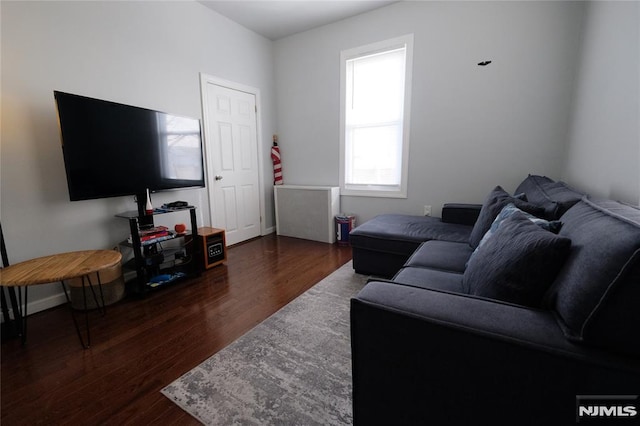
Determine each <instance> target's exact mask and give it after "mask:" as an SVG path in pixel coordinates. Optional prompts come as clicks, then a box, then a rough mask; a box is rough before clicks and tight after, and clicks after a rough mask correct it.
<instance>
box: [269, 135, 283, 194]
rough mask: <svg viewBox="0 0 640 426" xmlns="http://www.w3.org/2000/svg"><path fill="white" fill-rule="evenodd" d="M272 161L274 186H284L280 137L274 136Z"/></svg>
mask: <svg viewBox="0 0 640 426" xmlns="http://www.w3.org/2000/svg"><path fill="white" fill-rule="evenodd" d="M271 160H272V161H273V184H274V185H282V163H281V161H280V147H279V146H278V135H273V146H272V147H271Z"/></svg>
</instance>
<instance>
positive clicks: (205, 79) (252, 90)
mask: <svg viewBox="0 0 640 426" xmlns="http://www.w3.org/2000/svg"><path fill="white" fill-rule="evenodd" d="M207 84H214V85H216V86H221V87H225V88H227V89H231V90H236V91H239V92H245V93H249V94H251V95H254V96H255V98H256V110H257V111H256V144H257V146H256V149H257V150H258V152H257V154H258V157H257V158H258V189H259V196H258V202H259V205H260V235H261V236H263V235H266V234H267V230H266V224H265V221H264V218H265V215H266V211H265V195H264V193H265V189H266V188H265V186H264V170H263V162H264V149H263V148H264V146H263V139H262V115H261V111H262V99H261V97H260V89H258V88H256V87H252V86H247V85H246V84H242V83H237V82H235V81H230V80H225V79H222V78H219V77H215V76H212V75H209V74H205V73H203V72H201V73H200V100H201V103H202V126H203V133H204V141H205V143H204V144H203V145H204V151H205V159H206V164H205V170H206V173H207V197H208V198H209V223H211V225H213V223H214V216H213V209H215V208H216V206H215V199H214V197H213V194H212V191H213V189H214V188H213V187H211V185H209V174H210V173H212V170H211V164H212V162H211V161H212V158H211V155H212V153H211V150H210V149H209V148H208V146H207V145H208V144H207V139H208V138H207V135H209V134H210V133H211V131H213V129H209V128H208V127H209V126H208V125H207V120H206V119H205V117H208V114H209V112H210V111H209V108H208V107H207V105H208V103H207V100H208V97H207V94H206V91H205V90H204V88H205V86H206V85H207Z"/></svg>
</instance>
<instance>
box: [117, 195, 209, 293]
mask: <svg viewBox="0 0 640 426" xmlns="http://www.w3.org/2000/svg"><path fill="white" fill-rule="evenodd" d="M143 199H144V200H145V201H144V202H143V203H142V205H143V209H144V205H145V204H146V194H145V197H144V198H143ZM139 200H140V198H138V211H128V212H124V213H120V214H117V215H116V217H119V218H123V219H127V220H128V221H129V229H130V231H131V238H130V239H129V240H125V241H123V242H121V243H120V245H121V246H124V247H129V248H131V249H132V250H133V257H134V258H133V259H132V261H131V268H132V269H134V270H135V271H136V280H135V285H134V290H135V292H136V293H139V294H144V293H147V292H148V291H150V290H153V289H156V288H159V287H162V286H165V285H167V284H171V283H174V282H177V281H182V280H183V279H185V278H189V277H193V276H196V275H198V274H199V273H200V267H199V259H201V257H202V253H201V247H200V245H199V244H195V241H196V239H197V237H198V223H197V221H196V208H195V207H193V206H190V207H189V208H188V209H185V208H182V209H166V208H163V209H155V210H154V211H153V213H152V214H145V213H144V211H143V212H142V214H140V201H139ZM185 210H189V216H190V219H191V229H190V230H189V231H187V232H185V233H182V234H177V233H175V232H173V230H168V229H167V230H166V231H164V232H163V230H160V229H157V230H155V231H157V232H155V233H153V232H150V230H154V221H153V218H154V216H158V215H162V214H171V213H175V212H178V211H181V212H183V211H185ZM173 239H182V244H181V246H180V248H179V249H167V250H164V249H163V248H162V246H161V243H162V242H163V241H168V240H173ZM127 263H129V262H127ZM125 266H127V265H126V264H125Z"/></svg>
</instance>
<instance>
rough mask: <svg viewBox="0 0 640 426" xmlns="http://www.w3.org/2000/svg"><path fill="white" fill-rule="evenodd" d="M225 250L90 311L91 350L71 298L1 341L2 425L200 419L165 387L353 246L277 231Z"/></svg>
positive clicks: (335, 265) (270, 311)
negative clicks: (188, 274) (219, 260)
mask: <svg viewBox="0 0 640 426" xmlns="http://www.w3.org/2000/svg"><path fill="white" fill-rule="evenodd" d="M227 254H228V260H227V263H226V264H225V265H220V266H218V267H215V268H212V269H210V270H207V271H206V272H204V273H203V274H202V275H201V276H200V277H197V278H194V279H192V280H190V281H188V282H184V283H180V284H176V285H174V286H170V287H167V288H165V289H162V290H159V291H156V292H153V293H151V294H149V295H148V296H147V297H145V298H133V297H130V298H127V299H125V300H123V301H121V302H118V303H116V304H114V305H112V306H109V307H107V313H106V316H104V317H102V316H100V315H99V313H98V312H91V313H90V323H91V344H92V346H91V348H89V349H87V350H83V349H82V348H81V347H80V343H79V341H78V337H77V335H76V333H75V329H74V327H73V323H72V321H71V313H70V312H69V309H68V308H67V307H66V306H61V307H56V308H53V309H51V310H48V311H45V312H40V313H37V314H34V315H31V316H30V317H29V322H28V337H27V344H26V346H25V347H22V346H21V345H20V341H19V339H14V340H10V341H7V342H4V343H3V344H2V349H1V376H0V385H1V387H0V391H1V394H0V399H1V406H0V408H1V417H0V419H1V423H2V424H7V425H21V424H29V425H38V424H47V425H51V424H136V425H137V424H156V423H161V424H181V425H190V424H198V422H197V421H196V420H195V419H193V418H192V417H191V416H189V415H188V414H187V413H186V412H184V411H182V410H181V409H180V408H178V407H177V406H176V405H175V404H173V403H172V402H171V401H169V400H168V399H167V398H165V397H164V396H163V395H162V394H161V393H160V389H162V388H163V387H164V386H166V385H167V384H169V383H171V382H172V381H173V380H175V379H176V378H178V377H179V376H181V375H182V374H184V373H186V372H187V371H189V370H191V369H192V368H194V367H195V366H196V365H198V364H200V363H201V362H203V361H204V360H205V359H207V358H208V357H210V356H211V355H213V354H214V353H216V352H218V351H219V350H220V349H222V348H224V347H225V346H227V345H228V344H230V343H231V342H233V341H234V340H236V339H237V338H238V337H240V336H242V335H243V334H244V333H246V332H247V331H249V330H250V329H251V328H253V327H254V326H255V325H257V324H259V323H260V322H261V321H263V320H264V319H266V318H267V317H268V316H269V315H271V314H273V313H274V312H276V311H277V310H278V309H280V308H281V307H283V306H284V305H286V304H287V303H289V302H290V301H291V300H293V299H295V298H296V297H298V296H299V295H300V294H302V293H304V292H305V291H306V290H307V289H309V288H310V287H311V286H313V285H314V284H315V283H317V282H318V281H320V280H321V279H322V278H324V277H325V276H327V275H329V274H330V273H331V272H333V271H334V270H336V269H337V268H339V267H340V266H342V265H343V264H344V263H346V262H348V261H349V260H350V259H351V249H350V248H349V247H340V246H337V245H335V244H333V245H332V244H325V243H319V242H314V241H307V240H300V239H295V238H287V237H277V236H275V235H269V236H266V237H261V238H258V239H255V240H252V241H250V242H247V243H243V244H239V245H236V246H234V247H231V248H229V249H228V253H227ZM77 314H80V315H79V319H80V318H81V315H83V314H82V313H77Z"/></svg>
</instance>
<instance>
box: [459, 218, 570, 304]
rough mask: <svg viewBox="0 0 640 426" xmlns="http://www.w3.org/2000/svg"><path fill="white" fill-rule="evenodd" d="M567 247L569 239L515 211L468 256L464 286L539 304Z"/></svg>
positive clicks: (486, 294)
mask: <svg viewBox="0 0 640 426" xmlns="http://www.w3.org/2000/svg"><path fill="white" fill-rule="evenodd" d="M570 249H571V240H570V239H568V238H564V237H560V236H558V235H555V234H553V233H551V232H549V231H546V230H544V229H542V228H541V227H540V226H538V225H536V224H534V223H533V222H531V220H529V219H528V218H527V217H526V216H525V215H523V214H522V213H520V212H515V213H513V214H512V215H511V216H510V217H508V218H506V219H504V220H503V221H502V223H501V224H500V226H499V227H498V229H497V230H496V232H495V233H494V234H493V235H492V236H491V238H488V239H487V241H486V243H485V244H483V245H482V247H480V248H479V249H478V252H477V253H476V254H475V255H474V256H473V257H472V258H471V259H470V260H469V266H468V267H467V269H466V270H465V272H464V275H463V277H462V284H463V287H464V288H465V290H466V291H467V292H468V293H469V294H472V295H476V296H482V297H487V298H491V299H497V300H502V301H505V302H511V303H516V304H519V305H524V306H530V307H539V306H540V305H541V302H542V298H543V295H544V293H545V292H546V291H547V289H548V288H549V287H550V286H551V284H552V283H553V281H554V279H555V277H556V275H557V274H558V272H559V271H560V268H562V265H563V264H564V261H565V259H566V258H567V256H568V254H569V251H570Z"/></svg>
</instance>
